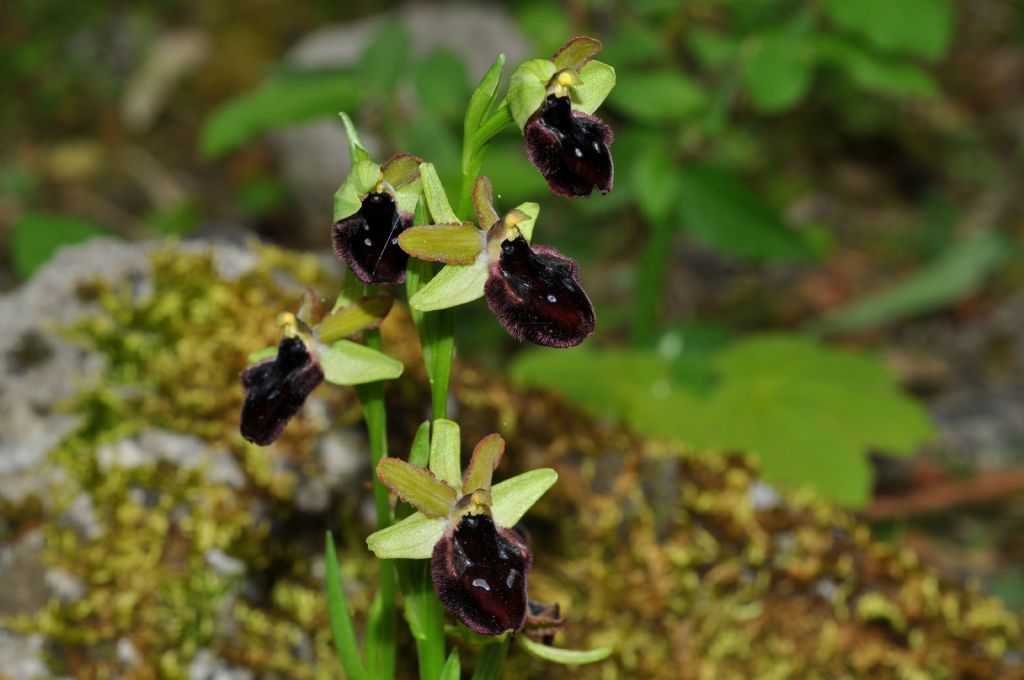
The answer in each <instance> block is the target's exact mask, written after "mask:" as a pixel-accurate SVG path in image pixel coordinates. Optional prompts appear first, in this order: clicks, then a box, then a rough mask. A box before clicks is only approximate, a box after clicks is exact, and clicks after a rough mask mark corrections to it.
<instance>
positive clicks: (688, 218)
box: [678, 164, 814, 260]
mask: <svg viewBox="0 0 1024 680" xmlns="http://www.w3.org/2000/svg"><path fill="white" fill-rule="evenodd" d="M678 206H679V212H680V215H681V217H682V218H683V224H684V225H685V227H686V229H687V230H688V231H689V232H690V233H691V234H693V236H694V237H695V238H696V239H697V240H699V241H701V242H703V243H705V244H706V245H709V246H711V247H713V248H715V249H716V250H719V251H721V252H723V253H726V254H728V255H736V256H740V257H745V258H749V259H752V260H808V259H811V258H812V257H813V254H814V251H813V249H812V248H811V247H810V246H809V245H808V244H807V242H806V241H805V240H804V239H803V238H801V236H800V234H799V233H797V232H795V231H793V230H792V229H791V228H789V226H787V225H786V224H785V223H784V222H783V221H782V218H781V217H779V215H778V214H777V213H776V212H775V211H774V210H772V209H771V208H770V207H769V206H768V205H766V204H765V203H763V202H762V201H761V199H760V198H759V197H758V196H757V194H755V193H754V192H753V191H751V190H749V189H748V188H747V187H746V186H744V185H743V183H742V182H740V180H739V179H737V178H736V177H734V176H733V175H732V174H730V173H729V172H727V171H725V170H724V169H721V168H718V167H715V166H711V165H700V164H691V165H687V166H684V167H683V168H681V169H680V171H679V194H678Z"/></svg>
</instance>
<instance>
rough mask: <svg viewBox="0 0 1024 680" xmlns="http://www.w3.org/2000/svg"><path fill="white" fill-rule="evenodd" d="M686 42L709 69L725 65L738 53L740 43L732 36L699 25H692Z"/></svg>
mask: <svg viewBox="0 0 1024 680" xmlns="http://www.w3.org/2000/svg"><path fill="white" fill-rule="evenodd" d="M686 42H687V44H688V45H689V47H690V49H691V50H693V53H694V54H695V55H697V59H699V60H700V61H701V63H702V64H704V66H706V67H708V68H709V69H720V68H722V67H724V66H726V65H727V64H728V63H729V62H730V61H732V60H734V59H736V55H738V54H739V53H740V43H739V41H738V40H737V39H736V38H735V37H734V36H731V35H722V34H721V33H718V32H716V31H710V30H708V29H705V28H701V27H699V26H694V28H693V29H692V30H690V31H689V32H688V33H687V37H686Z"/></svg>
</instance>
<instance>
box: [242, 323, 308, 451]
mask: <svg viewBox="0 0 1024 680" xmlns="http://www.w3.org/2000/svg"><path fill="white" fill-rule="evenodd" d="M323 379H324V371H323V369H322V368H321V367H320V362H319V361H318V360H317V359H316V357H315V356H314V355H313V354H311V353H310V351H309V349H308V348H307V347H306V343H304V342H303V341H302V340H301V339H299V338H298V337H290V338H288V337H286V338H282V339H281V343H280V344H279V345H278V348H277V356H275V357H273V358H271V359H264V360H263V361H261V362H259V363H258V364H254V365H253V366H250V367H248V368H247V369H245V370H244V371H242V386H243V387H244V388H245V403H244V404H242V416H241V422H240V430H241V432H242V436H243V437H245V438H246V439H248V440H249V441H251V442H252V443H253V444H258V445H260V446H266V445H267V444H270V443H271V442H273V441H274V440H275V439H277V438H278V437H279V436H281V432H282V431H283V430H284V426H285V425H286V424H287V423H288V421H289V420H291V419H292V417H293V416H295V414H296V413H298V412H299V409H301V408H302V404H303V403H304V402H305V401H306V397H308V396H309V393H310V392H312V391H313V390H314V389H315V388H316V386H317V385H319V384H320V383H321V382H323Z"/></svg>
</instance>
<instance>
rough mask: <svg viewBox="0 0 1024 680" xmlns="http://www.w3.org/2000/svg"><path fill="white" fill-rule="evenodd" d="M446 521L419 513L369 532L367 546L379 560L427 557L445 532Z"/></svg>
mask: <svg viewBox="0 0 1024 680" xmlns="http://www.w3.org/2000/svg"><path fill="white" fill-rule="evenodd" d="M444 529H445V520H443V519H439V518H436V517H427V516H426V515H424V514H423V513H422V512H417V513H415V514H412V515H409V516H408V517H406V518H405V519H403V520H402V521H401V522H397V523H395V524H392V525H391V526H389V527H388V528H387V529H381V530H380V531H375V532H373V533H372V534H370V535H369V536H368V537H367V539H366V545H367V546H368V547H369V548H370V550H371V551H373V554H374V555H376V556H377V557H378V558H379V559H382V560H384V559H396V560H429V559H430V557H431V555H433V553H434V545H435V544H436V543H437V542H438V541H440V540H441V536H443V535H444Z"/></svg>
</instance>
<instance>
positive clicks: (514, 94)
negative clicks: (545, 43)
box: [508, 59, 558, 130]
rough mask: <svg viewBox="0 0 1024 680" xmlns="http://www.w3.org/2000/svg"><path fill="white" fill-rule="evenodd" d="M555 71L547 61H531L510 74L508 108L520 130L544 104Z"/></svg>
mask: <svg viewBox="0 0 1024 680" xmlns="http://www.w3.org/2000/svg"><path fill="white" fill-rule="evenodd" d="M557 70H558V67H557V66H555V64H554V63H553V62H550V61H548V60H547V59H531V60H529V61H524V62H523V63H522V64H520V65H519V68H517V69H516V70H515V72H514V73H512V77H511V78H510V79H509V83H508V106H509V109H510V110H511V111H512V118H513V119H514V120H515V121H516V124H517V125H519V129H520V130H522V129H523V128H524V127H526V121H527V120H529V119H530V116H532V115H533V114H534V113H535V112H536V111H537V109H539V108H540V106H541V104H543V103H544V97H545V96H546V95H547V86H548V81H549V80H551V76H553V75H555V71H557Z"/></svg>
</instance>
